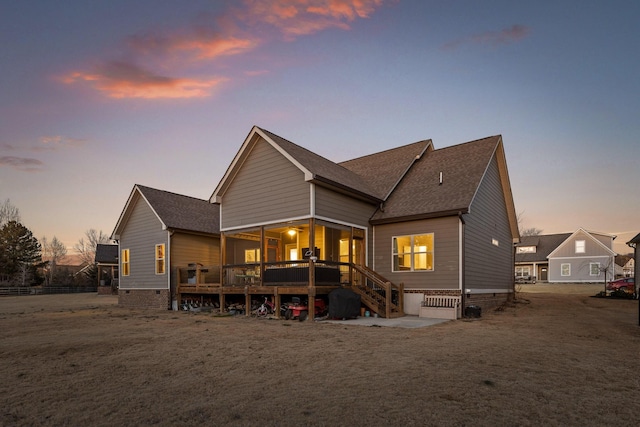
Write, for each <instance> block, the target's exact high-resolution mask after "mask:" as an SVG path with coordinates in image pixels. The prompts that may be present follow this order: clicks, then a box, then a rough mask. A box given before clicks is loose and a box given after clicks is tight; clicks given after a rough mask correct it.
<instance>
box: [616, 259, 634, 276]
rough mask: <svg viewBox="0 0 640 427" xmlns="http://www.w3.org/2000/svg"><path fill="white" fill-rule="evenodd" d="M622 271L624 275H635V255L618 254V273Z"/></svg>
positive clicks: (621, 273)
mask: <svg viewBox="0 0 640 427" xmlns="http://www.w3.org/2000/svg"><path fill="white" fill-rule="evenodd" d="M618 271H620V275H621V276H622V277H633V273H634V271H635V260H634V259H633V255H618V256H616V275H617V272H618Z"/></svg>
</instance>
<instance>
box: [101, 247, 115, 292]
mask: <svg viewBox="0 0 640 427" xmlns="http://www.w3.org/2000/svg"><path fill="white" fill-rule="evenodd" d="M95 265H96V271H97V274H96V275H97V280H98V283H97V285H98V286H99V287H98V292H99V293H104V294H110V293H111V290H112V289H118V245H111V244H102V243H98V244H97V245H96V256H95ZM104 288H108V289H104Z"/></svg>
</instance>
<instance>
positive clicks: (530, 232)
mask: <svg viewBox="0 0 640 427" xmlns="http://www.w3.org/2000/svg"><path fill="white" fill-rule="evenodd" d="M541 234H542V230H541V229H539V228H535V227H531V228H525V229H524V230H521V231H520V236H521V237H525V236H539V235H541Z"/></svg>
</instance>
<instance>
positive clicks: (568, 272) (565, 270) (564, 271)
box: [560, 264, 571, 276]
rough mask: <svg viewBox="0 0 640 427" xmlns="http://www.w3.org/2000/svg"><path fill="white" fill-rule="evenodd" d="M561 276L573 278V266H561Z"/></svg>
mask: <svg viewBox="0 0 640 427" xmlns="http://www.w3.org/2000/svg"><path fill="white" fill-rule="evenodd" d="M560 274H561V275H562V276H571V264H560Z"/></svg>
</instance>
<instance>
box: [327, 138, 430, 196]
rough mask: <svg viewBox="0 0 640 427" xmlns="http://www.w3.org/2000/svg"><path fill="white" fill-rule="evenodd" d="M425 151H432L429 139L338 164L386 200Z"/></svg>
mask: <svg viewBox="0 0 640 427" xmlns="http://www.w3.org/2000/svg"><path fill="white" fill-rule="evenodd" d="M427 150H433V143H432V142H431V140H430V139H428V140H424V141H418V142H414V143H413V144H408V145H404V146H402V147H397V148H393V149H391V150H385V151H381V152H379V153H375V154H370V155H368V156H364V157H358V158H357V159H352V160H347V161H345V162H341V163H338V164H339V165H340V166H343V167H345V168H347V169H349V170H350V171H352V172H354V173H356V174H358V175H359V176H361V177H362V178H364V179H365V181H367V183H369V185H371V187H373V189H374V190H375V192H376V193H377V194H378V196H379V197H380V198H381V199H382V200H386V199H387V198H388V197H389V195H390V194H391V192H392V191H393V190H394V189H395V188H396V186H397V185H398V184H399V183H400V181H401V180H402V178H403V177H404V175H405V174H406V173H407V171H408V170H409V169H410V168H411V166H412V165H413V163H414V162H416V161H417V160H419V159H420V158H421V157H422V156H423V155H424V153H425V152H426V151H427Z"/></svg>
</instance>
